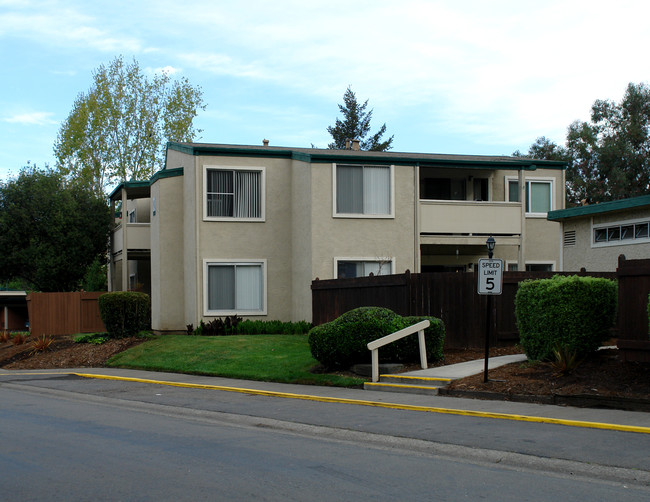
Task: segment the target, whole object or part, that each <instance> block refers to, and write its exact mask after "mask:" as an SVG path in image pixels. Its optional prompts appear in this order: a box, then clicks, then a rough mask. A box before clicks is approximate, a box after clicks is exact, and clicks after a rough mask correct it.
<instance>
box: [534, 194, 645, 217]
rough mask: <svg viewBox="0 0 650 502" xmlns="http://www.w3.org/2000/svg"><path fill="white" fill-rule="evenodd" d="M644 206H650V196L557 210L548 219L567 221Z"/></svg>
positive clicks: (551, 212)
mask: <svg viewBox="0 0 650 502" xmlns="http://www.w3.org/2000/svg"><path fill="white" fill-rule="evenodd" d="M644 206H650V195H642V196H640V197H632V198H631V199H621V200H612V201H609V202H601V203H599V204H590V205H588V206H578V207H570V208H568V209H556V210H555V211H549V212H548V215H547V219H549V220H551V221H557V220H565V219H567V218H576V217H580V216H589V215H592V214H600V213H609V212H613V211H623V210H626V209H634V208H636V207H644Z"/></svg>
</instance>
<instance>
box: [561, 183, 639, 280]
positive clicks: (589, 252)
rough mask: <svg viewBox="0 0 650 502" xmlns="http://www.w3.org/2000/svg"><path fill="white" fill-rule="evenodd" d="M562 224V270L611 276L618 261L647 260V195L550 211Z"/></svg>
mask: <svg viewBox="0 0 650 502" xmlns="http://www.w3.org/2000/svg"><path fill="white" fill-rule="evenodd" d="M548 220H549V221H553V222H560V223H562V232H563V247H562V256H563V258H562V260H563V263H562V268H561V269H562V270H568V271H573V270H580V268H583V267H584V268H585V269H586V270H587V271H589V272H615V271H616V267H617V266H618V257H619V255H621V254H623V255H625V257H626V258H627V259H628V260H633V259H645V258H650V233H649V227H650V195H643V196H641V197H633V198H631V199H622V200H615V201H611V202H601V203H600V204H591V205H588V206H579V207H573V208H569V209H563V210H557V211H551V212H549V213H548Z"/></svg>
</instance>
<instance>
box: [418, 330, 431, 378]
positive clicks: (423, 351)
mask: <svg viewBox="0 0 650 502" xmlns="http://www.w3.org/2000/svg"><path fill="white" fill-rule="evenodd" d="M418 342H419V343H420V366H422V368H425V369H426V368H428V367H429V364H428V363H427V348H426V345H425V342H424V330H423V329H421V330H420V331H418Z"/></svg>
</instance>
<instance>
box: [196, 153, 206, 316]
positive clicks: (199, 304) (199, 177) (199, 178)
mask: <svg viewBox="0 0 650 502" xmlns="http://www.w3.org/2000/svg"><path fill="white" fill-rule="evenodd" d="M199 167H200V163H199V156H198V155H195V156H194V235H195V238H194V242H195V243H196V250H195V255H194V260H195V261H194V274H195V275H194V277H195V278H196V279H197V280H195V281H194V282H195V283H196V290H195V294H196V299H195V301H194V308H195V310H194V318H195V319H196V323H197V325H198V324H199V323H200V321H201V319H202V318H203V305H204V302H205V298H203V291H204V286H203V285H204V282H205V283H206V284H207V281H208V278H207V277H205V276H204V274H205V270H203V262H201V261H200V258H201V251H200V250H201V232H200V222H201V221H203V203H204V201H203V197H205V196H204V195H203V192H202V191H201V183H202V182H203V169H199ZM197 272H198V276H197Z"/></svg>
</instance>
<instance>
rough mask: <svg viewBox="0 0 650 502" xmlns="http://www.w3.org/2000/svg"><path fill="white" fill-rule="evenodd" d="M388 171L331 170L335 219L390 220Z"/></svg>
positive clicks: (375, 168)
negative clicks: (372, 218)
mask: <svg viewBox="0 0 650 502" xmlns="http://www.w3.org/2000/svg"><path fill="white" fill-rule="evenodd" d="M391 185H392V168H391V167H385V166H346V165H337V166H336V167H335V201H334V203H335V215H337V216H348V215H354V216H358V215H362V216H370V217H373V216H374V217H386V216H392V212H393V208H392V186H391Z"/></svg>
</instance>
